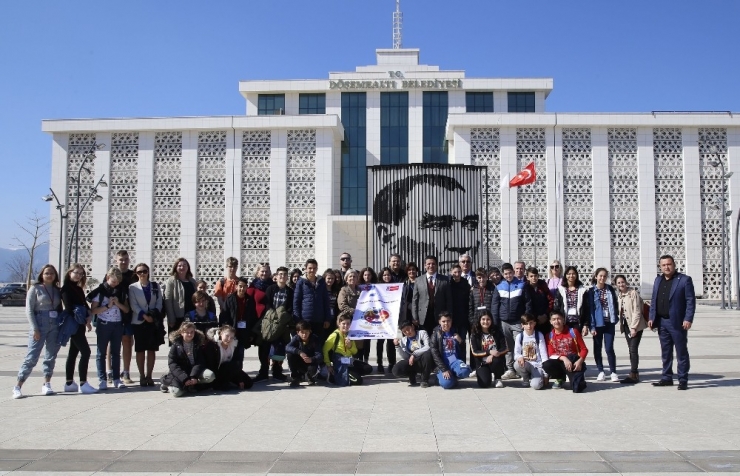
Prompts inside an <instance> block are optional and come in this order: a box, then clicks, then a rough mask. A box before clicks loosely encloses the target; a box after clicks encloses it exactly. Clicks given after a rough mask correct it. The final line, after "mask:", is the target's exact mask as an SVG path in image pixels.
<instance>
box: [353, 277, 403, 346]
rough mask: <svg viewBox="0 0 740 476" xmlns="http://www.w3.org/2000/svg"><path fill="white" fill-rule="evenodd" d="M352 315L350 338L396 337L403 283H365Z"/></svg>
mask: <svg viewBox="0 0 740 476" xmlns="http://www.w3.org/2000/svg"><path fill="white" fill-rule="evenodd" d="M360 290H361V291H362V292H361V293H360V298H359V299H358V300H357V307H356V308H355V313H354V315H353V316H352V325H351V326H350V328H349V338H350V339H352V340H362V339H395V338H396V335H397V330H398V315H399V312H400V310H401V300H402V299H403V284H401V283H391V284H365V285H361V286H360Z"/></svg>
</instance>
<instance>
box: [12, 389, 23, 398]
mask: <svg viewBox="0 0 740 476" xmlns="http://www.w3.org/2000/svg"><path fill="white" fill-rule="evenodd" d="M13 398H16V399H17V398H23V392H21V388H20V387H13Z"/></svg>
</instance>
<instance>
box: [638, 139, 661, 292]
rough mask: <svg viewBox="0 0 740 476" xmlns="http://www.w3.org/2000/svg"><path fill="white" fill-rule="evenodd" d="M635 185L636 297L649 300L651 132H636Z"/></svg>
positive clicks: (653, 250)
mask: <svg viewBox="0 0 740 476" xmlns="http://www.w3.org/2000/svg"><path fill="white" fill-rule="evenodd" d="M637 182H638V186H639V188H638V197H639V203H640V294H641V295H642V297H643V298H648V299H649V298H650V296H651V293H652V290H653V281H655V276H656V274H657V272H658V271H657V269H658V243H657V237H656V229H655V223H656V221H655V220H656V208H655V159H654V157H653V129H652V128H651V127H639V128H638V129H637Z"/></svg>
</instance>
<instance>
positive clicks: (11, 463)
mask: <svg viewBox="0 0 740 476" xmlns="http://www.w3.org/2000/svg"><path fill="white" fill-rule="evenodd" d="M32 462H33V461H32V460H24V459H2V460H0V471H15V470H16V469H18V468H22V467H23V466H25V465H27V464H28V463H32Z"/></svg>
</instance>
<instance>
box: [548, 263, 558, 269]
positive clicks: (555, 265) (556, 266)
mask: <svg viewBox="0 0 740 476" xmlns="http://www.w3.org/2000/svg"><path fill="white" fill-rule="evenodd" d="M550 269H560V265H559V264H553V265H550Z"/></svg>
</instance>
